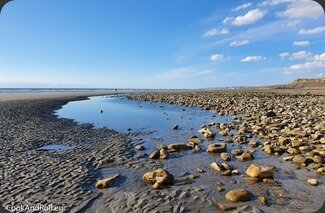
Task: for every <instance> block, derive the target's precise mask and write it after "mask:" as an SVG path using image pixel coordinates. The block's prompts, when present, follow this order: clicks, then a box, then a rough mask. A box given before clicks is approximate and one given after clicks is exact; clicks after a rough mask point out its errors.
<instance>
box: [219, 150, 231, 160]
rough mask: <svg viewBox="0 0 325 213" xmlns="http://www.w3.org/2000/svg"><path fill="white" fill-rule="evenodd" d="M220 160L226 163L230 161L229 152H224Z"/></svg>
mask: <svg viewBox="0 0 325 213" xmlns="http://www.w3.org/2000/svg"><path fill="white" fill-rule="evenodd" d="M220 158H221V159H222V160H224V161H230V156H229V154H228V153H227V152H223V153H221V154H220Z"/></svg>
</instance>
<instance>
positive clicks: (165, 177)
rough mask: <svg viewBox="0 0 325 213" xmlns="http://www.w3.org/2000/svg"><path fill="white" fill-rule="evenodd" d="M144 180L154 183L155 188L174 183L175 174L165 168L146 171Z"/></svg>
mask: <svg viewBox="0 0 325 213" xmlns="http://www.w3.org/2000/svg"><path fill="white" fill-rule="evenodd" d="M143 180H144V182H146V183H147V184H150V185H152V186H153V188H154V189H159V188H161V187H163V186H168V185H173V184H174V176H173V175H172V174H170V173H169V172H168V171H166V170H164V169H157V170H155V171H152V172H147V173H145V174H144V175H143Z"/></svg>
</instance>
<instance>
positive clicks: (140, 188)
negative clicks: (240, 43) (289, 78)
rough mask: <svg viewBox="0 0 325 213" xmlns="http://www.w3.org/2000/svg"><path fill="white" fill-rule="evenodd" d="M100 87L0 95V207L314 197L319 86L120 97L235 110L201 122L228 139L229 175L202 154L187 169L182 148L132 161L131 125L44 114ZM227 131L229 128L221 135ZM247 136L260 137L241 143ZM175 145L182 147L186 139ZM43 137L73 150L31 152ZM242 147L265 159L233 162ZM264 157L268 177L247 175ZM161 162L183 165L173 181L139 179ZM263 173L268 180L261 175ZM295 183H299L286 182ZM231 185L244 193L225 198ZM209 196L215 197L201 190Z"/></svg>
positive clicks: (171, 208)
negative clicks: (125, 130)
mask: <svg viewBox="0 0 325 213" xmlns="http://www.w3.org/2000/svg"><path fill="white" fill-rule="evenodd" d="M104 94H105V93H64V94H62V93H49V94H46V93H37V94H0V100H1V102H0V112H1V114H0V116H1V117H0V118H1V119H0V120H1V121H0V126H1V128H0V138H1V140H0V144H1V146H0V147H1V148H0V152H1V155H0V156H1V158H0V165H1V166H0V168H1V170H0V177H1V178H0V195H1V202H2V203H3V206H17V205H30V206H33V205H37V204H43V205H48V204H52V205H56V206H61V207H64V210H63V212H77V211H78V212H129V211H133V212H163V211H168V212H188V211H191V212H200V211H202V212H215V211H217V210H218V209H219V208H220V204H223V205H224V206H227V207H228V208H229V209H231V210H235V211H237V212H241V211H240V209H241V208H244V212H245V211H246V212H247V211H249V209H253V210H254V211H255V212H272V211H277V212H288V211H289V212H290V211H301V212H314V211H316V210H318V209H319V208H320V207H321V206H322V205H323V202H324V189H323V184H324V173H325V170H324V169H325V167H324V131H325V129H324V120H325V119H324V116H325V115H324V112H325V109H324V106H325V104H324V103H325V96H324V93H323V92H322V91H316V92H310V91H289V92H288V91H284V90H281V91H268V90H267V91H251V90H250V91H222V92H181V93H177V92H169V93H163V92H159V93H157V92H156V93H138V94H131V95H129V97H128V98H130V99H136V100H146V101H154V102H157V101H158V102H168V103H172V104H176V105H183V106H190V107H194V106H195V107H200V108H203V109H205V110H210V109H214V110H215V111H216V112H217V113H218V114H221V115H231V116H233V117H234V118H236V119H235V120H234V122H232V123H231V124H223V125H221V124H206V125H207V126H206V127H208V128H209V129H211V130H212V131H213V132H215V133H216V134H220V135H222V136H223V137H224V138H225V139H224V140H225V141H227V143H228V147H232V150H231V152H230V150H229V149H228V150H229V151H228V153H226V154H228V155H230V156H232V157H231V160H230V161H228V160H225V161H223V160H222V159H224V158H223V157H222V158H221V156H219V155H216V161H217V164H218V165H219V166H220V164H219V163H222V162H227V161H228V163H229V165H232V166H236V168H238V170H239V175H235V173H234V175H232V176H229V174H228V175H227V171H228V170H227V169H226V170H225V171H224V172H221V173H219V174H218V172H215V171H214V170H213V169H212V168H211V167H210V164H211V163H212V162H206V164H205V165H202V167H203V168H204V169H203V170H206V171H207V172H205V173H200V172H202V171H199V170H197V171H196V169H195V170H194V169H193V170H189V171H188V170H187V167H188V166H189V165H190V164H189V162H190V161H191V156H192V155H193V154H188V155H186V156H187V157H186V158H184V159H185V160H183V161H180V163H183V164H179V165H173V157H171V158H170V157H167V159H166V160H155V159H152V157H151V156H152V155H151V153H147V154H148V155H150V156H149V157H144V158H142V159H141V160H140V159H139V158H138V157H139V156H138V151H137V150H136V149H135V148H136V145H137V142H138V141H130V139H129V137H128V136H130V134H131V135H132V133H130V134H129V135H128V134H120V133H118V132H116V131H114V130H109V129H107V128H99V129H96V128H93V126H92V125H91V124H83V125H79V124H77V123H76V122H74V121H72V120H69V119H63V118H57V116H56V115H54V114H53V113H54V111H55V110H58V109H60V108H61V107H62V106H63V105H65V104H67V103H68V102H70V101H76V100H83V99H86V98H87V97H89V96H98V95H104ZM105 95H107V94H105ZM244 103H245V104H244ZM271 111H272V112H273V113H271ZM307 112H308V113H307ZM200 128H201V127H199V126H197V127H195V129H193V135H200V134H198V133H197V130H199V129H200ZM227 129H228V130H227ZM229 129H231V130H234V131H238V134H230V133H229ZM227 131H228V132H227ZM133 134H136V133H133ZM253 135H256V136H258V138H259V139H260V141H261V142H260V143H257V144H256V143H253V142H251V141H252V140H251V138H252V136H253ZM285 139H286V140H285ZM222 142H223V141H222ZM179 143H181V144H183V146H185V145H186V141H183V142H179ZM204 143H207V144H211V142H209V141H205V142H204ZM51 144H56V145H57V144H64V145H71V146H74V147H77V148H74V149H71V150H65V151H63V152H43V151H39V150H38V148H40V147H42V146H44V145H51ZM139 144H141V143H139ZM199 146H201V145H199ZM246 146H247V147H250V148H251V149H250V152H251V153H252V155H253V156H254V155H255V156H257V154H256V153H254V151H255V150H256V152H265V153H266V154H267V155H266V156H267V157H266V158H265V159H264V157H263V159H255V160H254V159H253V158H252V159H247V160H243V161H244V162H241V160H239V159H240V158H241V156H240V155H239V156H238V154H235V152H233V150H240V149H241V148H242V147H246ZM160 147H162V148H157V149H158V150H165V151H166V152H167V154H168V152H169V153H170V154H169V155H170V156H173V155H172V154H173V152H175V146H174V147H172V148H170V147H169V146H168V147H167V146H166V148H164V145H162V146H160ZM172 149H174V150H172ZM190 149H192V148H190ZM262 150H263V151H262ZM176 151H177V150H176ZM178 152H182V151H180V150H179V151H178ZM199 152H205V150H201V151H199ZM160 153H162V152H160ZM245 153H246V152H245ZM165 154H166V153H165ZM160 155H161V154H160ZM243 155H244V154H243ZM167 156H168V155H167ZM169 158H170V159H169ZM242 158H243V157H242ZM225 159H227V158H225ZM267 159H277V160H278V162H279V163H277V164H276V165H274V166H275V167H276V168H275V175H274V177H273V176H272V178H271V179H267V180H264V179H263V181H262V183H258V181H256V183H254V184H252V183H250V182H247V181H249V179H248V177H247V175H246V174H245V171H246V169H247V168H248V167H249V166H250V165H251V164H252V163H259V164H261V165H262V166H263V165H268V160H267ZM283 159H286V161H284V160H283ZM176 160H177V159H175V161H176ZM287 161H288V162H287ZM272 162H273V161H272ZM168 165H172V166H173V167H175V166H176V167H177V166H178V167H179V168H180V170H182V171H183V170H186V171H188V172H185V173H184V174H183V175H179V174H173V175H175V181H174V184H172V185H171V186H168V187H162V189H158V190H155V189H152V186H150V185H151V184H146V183H145V181H143V180H142V176H143V175H144V174H145V173H146V172H150V171H153V170H155V169H158V168H169V166H168ZM232 170H233V169H232ZM112 174H120V177H119V179H118V180H117V183H116V184H115V185H113V186H114V187H109V188H108V189H96V188H95V183H96V180H97V179H102V178H106V177H109V176H111V175H112ZM273 178H274V179H273ZM200 179H201V180H202V181H203V182H202V181H201V182H200ZM308 179H316V180H317V184H316V185H317V186H313V185H310V184H309V183H308V182H307V180H308ZM251 181H252V180H251ZM253 181H254V180H253ZM265 181H268V182H267V183H263V182H265ZM298 182H299V184H300V185H299V186H296V185H295V183H298ZM237 188H244V189H245V190H247V191H249V192H250V193H251V195H250V196H249V198H248V199H247V201H246V200H245V202H239V203H237V202H230V201H228V200H227V199H226V198H225V195H226V193H227V192H229V191H230V190H233V189H237ZM212 194H213V195H214V197H216V199H215V198H213V199H212V198H211V195H212ZM260 197H264V198H265V199H266V200H267V204H265V201H264V204H262V202H261V201H260V199H262V198H260ZM236 209H237V210H236Z"/></svg>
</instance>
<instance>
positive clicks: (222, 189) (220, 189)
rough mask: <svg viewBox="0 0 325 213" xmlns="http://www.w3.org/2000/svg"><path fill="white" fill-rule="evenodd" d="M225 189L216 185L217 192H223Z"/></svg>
mask: <svg viewBox="0 0 325 213" xmlns="http://www.w3.org/2000/svg"><path fill="white" fill-rule="evenodd" d="M224 190H225V189H224V188H222V187H221V186H216V191H217V192H222V191H224Z"/></svg>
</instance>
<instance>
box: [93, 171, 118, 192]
mask: <svg viewBox="0 0 325 213" xmlns="http://www.w3.org/2000/svg"><path fill="white" fill-rule="evenodd" d="M119 176H120V175H119V174H116V175H113V176H111V177H108V178H105V179H102V180H98V181H96V188H98V189H104V188H108V187H110V186H111V185H112V183H113V182H114V181H115V180H117V178H118V177H119Z"/></svg>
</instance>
